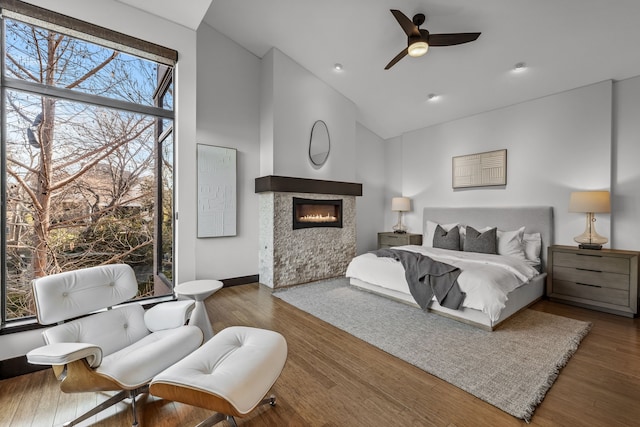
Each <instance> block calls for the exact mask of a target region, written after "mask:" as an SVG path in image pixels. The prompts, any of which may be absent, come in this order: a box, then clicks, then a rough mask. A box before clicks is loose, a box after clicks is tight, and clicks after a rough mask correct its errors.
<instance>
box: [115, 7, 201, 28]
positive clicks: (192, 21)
mask: <svg viewBox="0 0 640 427" xmlns="http://www.w3.org/2000/svg"><path fill="white" fill-rule="evenodd" d="M116 1H118V2H120V3H124V4H128V5H129V6H133V7H135V8H136V9H140V10H144V11H145V12H149V13H151V14H152V15H157V16H160V17H162V18H164V19H167V20H169V21H172V22H175V23H176V24H180V25H182V26H183V27H187V28H191V29H192V30H197V29H198V27H199V26H200V23H201V22H202V18H203V17H204V14H205V13H206V12H207V9H209V6H210V5H211V0H185V1H176V0H153V1H149V0H116Z"/></svg>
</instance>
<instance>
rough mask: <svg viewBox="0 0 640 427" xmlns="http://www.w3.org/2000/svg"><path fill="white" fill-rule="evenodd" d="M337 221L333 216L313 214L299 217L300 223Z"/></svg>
mask: <svg viewBox="0 0 640 427" xmlns="http://www.w3.org/2000/svg"><path fill="white" fill-rule="evenodd" d="M337 220H338V218H337V217H335V216H333V215H331V214H326V215H321V214H313V215H304V216H301V217H298V221H300V222H336V221H337Z"/></svg>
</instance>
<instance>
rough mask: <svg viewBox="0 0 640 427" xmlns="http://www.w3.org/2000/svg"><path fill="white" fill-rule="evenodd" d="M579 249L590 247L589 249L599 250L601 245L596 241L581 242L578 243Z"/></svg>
mask: <svg viewBox="0 0 640 427" xmlns="http://www.w3.org/2000/svg"><path fill="white" fill-rule="evenodd" d="M578 247H579V248H580V249H591V250H600V249H602V245H598V244H597V243H581V244H579V245H578Z"/></svg>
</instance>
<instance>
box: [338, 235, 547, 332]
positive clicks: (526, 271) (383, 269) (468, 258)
mask: <svg viewBox="0 0 640 427" xmlns="http://www.w3.org/2000/svg"><path fill="white" fill-rule="evenodd" d="M394 249H401V250H405V251H410V252H417V253H420V254H423V255H426V256H428V257H430V258H432V259H434V260H436V261H440V262H444V263H446V264H450V265H453V266H455V267H458V268H459V269H460V270H462V273H460V276H458V285H459V286H460V290H462V292H464V293H466V294H467V296H466V297H465V300H464V303H463V304H462V305H463V306H464V307H468V308H473V309H476V310H480V311H482V312H483V313H485V314H486V315H488V316H489V318H490V319H491V320H492V321H496V320H498V318H499V317H500V312H501V311H502V309H504V307H505V304H506V302H507V299H508V297H507V295H508V294H509V292H511V291H513V290H514V289H516V288H518V287H519V286H522V285H523V284H524V283H526V282H528V281H529V280H530V279H531V278H533V277H534V276H536V275H538V271H537V270H536V269H535V268H533V267H531V266H530V265H529V264H527V263H526V262H524V261H521V260H520V259H518V258H513V257H508V256H502V255H490V254H481V253H476V252H463V251H451V250H447V249H437V248H427V247H424V246H416V245H409V246H398V247H395V248H394ZM346 276H347V277H354V278H356V279H360V280H362V281H364V282H368V283H371V284H373V285H377V286H381V287H384V288H388V289H393V290H395V291H399V292H403V293H405V294H410V292H409V285H408V284H407V280H406V279H405V276H404V268H403V267H402V264H400V262H399V261H396V260H394V259H392V258H378V257H377V256H375V255H374V254H372V253H366V254H363V255H359V256H357V257H355V258H354V259H353V260H352V261H351V263H350V264H349V266H348V267H347V272H346Z"/></svg>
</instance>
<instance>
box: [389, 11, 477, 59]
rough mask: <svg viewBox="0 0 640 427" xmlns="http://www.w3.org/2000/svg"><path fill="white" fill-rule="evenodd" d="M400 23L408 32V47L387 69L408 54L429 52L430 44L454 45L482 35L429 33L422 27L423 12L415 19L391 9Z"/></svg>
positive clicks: (420, 54) (415, 55) (419, 54)
mask: <svg viewBox="0 0 640 427" xmlns="http://www.w3.org/2000/svg"><path fill="white" fill-rule="evenodd" d="M391 13H392V14H393V16H395V18H396V20H397V21H398V24H400V26H401V27H402V29H403V30H404V32H405V33H406V34H407V48H406V49H404V50H402V52H400V53H399V54H397V55H396V57H395V58H393V59H392V60H391V62H389V63H388V64H387V66H386V67H384V69H385V70H388V69H389V68H391V67H393V66H394V65H396V63H397V62H398V61H400V60H401V59H402V58H404V57H405V56H406V55H409V56H413V57H418V56H422V55H424V54H425V53H427V50H428V49H429V46H453V45H456V44H463V43H469V42H472V41H474V40H475V39H477V38H478V37H479V36H480V33H453V34H429V31H427V30H424V29H420V25H422V24H424V21H425V16H424V14H422V13H418V14H416V15H414V17H413V19H409V18H407V16H406V15H405V14H404V13H402V12H400V11H399V10H395V9H391Z"/></svg>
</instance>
